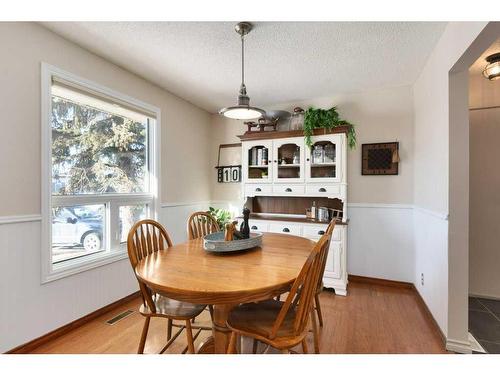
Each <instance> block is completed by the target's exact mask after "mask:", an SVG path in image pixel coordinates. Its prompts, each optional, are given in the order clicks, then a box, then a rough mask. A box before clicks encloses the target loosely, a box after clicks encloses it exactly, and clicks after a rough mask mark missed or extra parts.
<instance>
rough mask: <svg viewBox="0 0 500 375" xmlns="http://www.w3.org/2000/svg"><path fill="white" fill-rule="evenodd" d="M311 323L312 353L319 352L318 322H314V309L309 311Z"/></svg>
mask: <svg viewBox="0 0 500 375" xmlns="http://www.w3.org/2000/svg"><path fill="white" fill-rule="evenodd" d="M311 323H312V329H313V340H314V353H316V354H319V332H318V324H317V323H316V314H315V312H314V311H311Z"/></svg>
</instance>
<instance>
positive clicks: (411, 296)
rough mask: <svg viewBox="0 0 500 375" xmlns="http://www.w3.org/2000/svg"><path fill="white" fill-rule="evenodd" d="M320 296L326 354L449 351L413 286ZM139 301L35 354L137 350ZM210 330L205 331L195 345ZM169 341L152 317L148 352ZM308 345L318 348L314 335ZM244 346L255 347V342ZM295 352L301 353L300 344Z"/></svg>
mask: <svg viewBox="0 0 500 375" xmlns="http://www.w3.org/2000/svg"><path fill="white" fill-rule="evenodd" d="M320 299H321V307H322V310H323V318H324V327H323V328H322V329H320V351H321V353H446V350H445V348H444V344H443V341H442V339H441V336H440V333H439V332H438V331H437V329H436V327H435V325H434V323H433V322H432V320H431V319H430V318H429V317H428V316H427V315H426V313H425V310H424V309H423V308H422V306H420V303H421V302H420V301H419V297H418V296H417V294H416V292H415V291H414V290H412V289H408V288H398V287H393V286H387V285H374V284H368V283H363V282H356V281H353V282H350V283H349V295H348V296H347V297H342V296H336V295H335V294H334V293H333V292H331V291H325V292H323V293H322V294H321V296H320ZM140 303H141V300H140V298H137V299H135V300H132V301H129V302H127V303H125V304H124V305H122V306H120V307H118V308H116V309H114V310H112V311H110V312H108V313H106V314H104V315H102V316H100V317H99V318H96V319H95V320H92V321H90V322H88V323H86V324H85V325H83V326H81V327H79V328H76V329H75V330H73V331H71V332H69V333H67V334H65V335H64V336H61V337H58V338H57V339H54V340H52V341H50V342H48V343H46V344H44V345H42V346H39V347H38V348H36V349H35V350H34V351H33V353H94V354H96V353H136V352H137V346H138V344H139V338H140V335H141V330H142V325H143V323H144V318H143V317H142V316H141V315H140V314H139V313H138V307H139V304H140ZM127 309H130V310H134V311H135V312H134V314H132V315H130V316H129V317H127V318H126V319H123V320H121V321H119V322H117V323H116V324H114V325H107V324H106V321H107V320H109V319H110V318H112V317H113V316H115V315H117V314H119V313H121V312H123V311H125V310H127ZM196 324H207V325H208V324H210V315H209V313H208V312H204V313H203V314H202V315H201V316H200V317H198V318H197V319H196ZM175 330H176V328H174V332H175ZM210 334H211V333H210V331H203V332H202V333H201V334H200V336H199V337H198V339H197V340H196V342H195V348H197V347H198V345H199V344H200V343H201V342H202V341H203V340H205V339H206V338H207V337H208V336H209V335H210ZM166 342H167V320H166V319H151V325H150V329H149V333H148V338H147V341H146V347H145V350H144V352H145V353H157V352H159V351H160V350H161V348H162V347H163V346H164V344H165V343H166ZM186 344H187V343H186V339H185V334H184V332H182V333H181V334H180V336H179V337H178V339H177V340H176V342H175V343H174V344H173V345H172V346H171V347H170V348H169V349H168V350H167V351H166V354H168V353H181V352H182V350H183V349H184V347H185V346H186ZM308 346H309V348H313V347H314V344H313V338H312V334H310V335H309V336H308ZM244 347H249V350H250V352H251V347H252V345H251V344H250V345H244ZM295 351H297V352H301V348H300V345H299V347H297V348H295Z"/></svg>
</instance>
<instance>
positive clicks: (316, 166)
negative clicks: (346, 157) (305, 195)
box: [306, 134, 343, 182]
mask: <svg viewBox="0 0 500 375" xmlns="http://www.w3.org/2000/svg"><path fill="white" fill-rule="evenodd" d="M312 142H313V144H312V146H311V148H309V147H307V150H306V180H307V181H308V182H340V181H341V179H342V152H341V147H343V144H342V138H341V135H339V134H334V135H318V136H314V137H312Z"/></svg>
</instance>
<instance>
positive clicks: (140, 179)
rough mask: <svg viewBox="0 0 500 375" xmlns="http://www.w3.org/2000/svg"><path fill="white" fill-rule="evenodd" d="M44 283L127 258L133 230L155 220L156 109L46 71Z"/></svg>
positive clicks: (54, 72)
mask: <svg viewBox="0 0 500 375" xmlns="http://www.w3.org/2000/svg"><path fill="white" fill-rule="evenodd" d="M42 93H43V100H42V101H43V103H42V115H43V116H42V119H43V120H42V123H43V125H44V126H43V128H44V129H43V134H44V140H43V143H44V144H43V147H42V148H43V154H44V155H43V156H44V157H43V158H42V159H43V160H42V170H43V171H45V172H46V173H44V177H45V180H46V181H44V184H45V189H43V190H44V196H43V197H42V198H43V201H44V208H45V209H44V223H45V224H44V225H43V231H44V232H43V233H44V236H45V237H46V241H44V243H46V244H47V245H48V246H44V249H43V250H42V251H43V254H42V260H43V263H44V264H43V268H42V278H43V280H42V281H50V280H52V279H57V278H60V277H63V276H65V275H68V274H72V273H76V272H80V271H82V270H84V269H89V268H92V267H94V266H98V265H102V264H104V263H108V262H110V261H114V260H117V259H122V258H125V257H126V240H127V235H128V231H129V230H130V228H131V227H132V225H133V224H134V223H135V222H136V221H138V220H141V219H145V218H147V217H153V218H154V217H156V202H157V194H156V193H157V184H158V174H157V169H158V168H157V162H156V160H155V158H156V155H158V148H157V146H156V139H157V127H156V122H157V121H158V118H159V110H158V109H156V108H154V107H151V106H149V105H147V104H144V103H140V102H138V101H137V100H135V99H131V98H128V97H125V96H124V95H122V94H119V93H116V92H113V91H112V90H109V89H106V88H103V87H100V86H98V85H96V84H93V83H91V82H88V81H85V80H83V79H81V78H78V77H75V76H73V75H70V74H69V73H66V72H62V71H60V70H59V69H57V68H54V67H50V66H48V65H46V64H43V66H42Z"/></svg>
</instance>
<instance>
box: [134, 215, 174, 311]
mask: <svg viewBox="0 0 500 375" xmlns="http://www.w3.org/2000/svg"><path fill="white" fill-rule="evenodd" d="M170 246H172V241H171V240H170V236H169V235H168V233H167V231H166V230H165V228H163V226H162V225H161V224H160V223H158V222H157V221H155V220H150V219H147V220H141V221H138V222H137V223H135V224H134V225H133V226H132V228H130V231H129V233H128V237H127V251H128V257H129V260H130V264H131V265H132V269H133V271H134V274H135V267H136V266H137V263H139V262H140V261H141V259H143V258H145V257H146V256H148V255H150V254H153V253H154V252H156V251H159V250H164V249H166V248H168V247H170ZM137 281H138V283H139V288H140V290H141V294H142V300H143V302H144V303H145V304H147V305H148V307H149V309H150V310H151V311H152V312H156V307H155V304H154V302H153V296H152V292H151V290H150V289H149V288H148V286H147V285H146V284H144V283H143V282H142V281H141V280H139V278H137Z"/></svg>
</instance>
